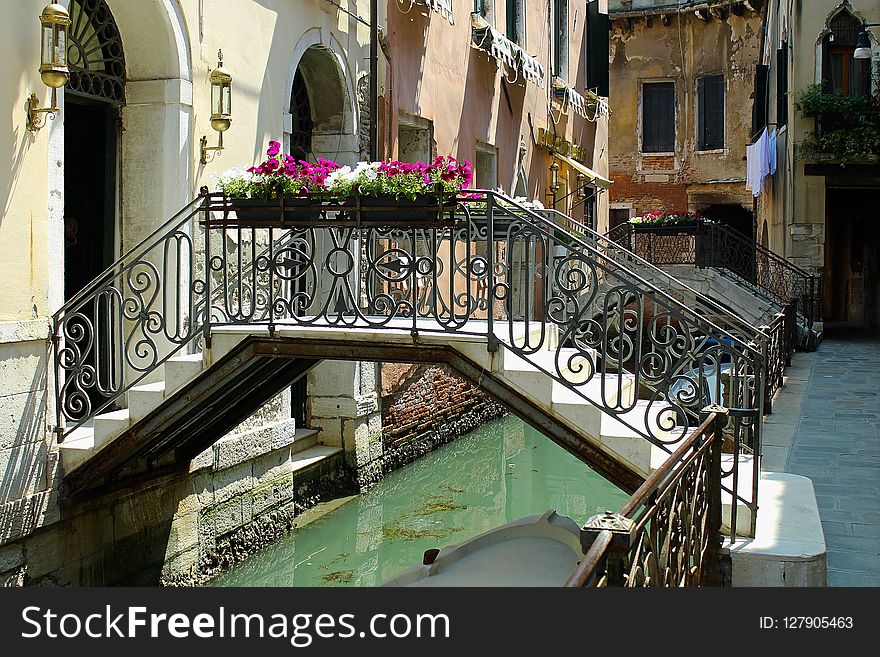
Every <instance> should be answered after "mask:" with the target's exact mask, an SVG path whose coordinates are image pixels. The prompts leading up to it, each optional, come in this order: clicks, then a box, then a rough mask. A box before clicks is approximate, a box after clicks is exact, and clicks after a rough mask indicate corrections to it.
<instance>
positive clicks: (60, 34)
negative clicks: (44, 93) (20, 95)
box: [27, 4, 70, 132]
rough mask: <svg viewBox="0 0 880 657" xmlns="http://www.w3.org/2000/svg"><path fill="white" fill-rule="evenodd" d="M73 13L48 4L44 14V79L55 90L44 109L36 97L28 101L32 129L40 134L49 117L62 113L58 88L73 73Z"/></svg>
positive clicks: (32, 96)
mask: <svg viewBox="0 0 880 657" xmlns="http://www.w3.org/2000/svg"><path fill="white" fill-rule="evenodd" d="M69 26H70V14H68V13H67V10H66V9H65V8H64V7H62V6H61V5H59V4H51V5H46V7H45V8H44V9H43V13H41V14H40V78H41V79H42V80H43V84H45V85H46V86H47V87H49V88H50V89H51V90H52V103H51V106H50V107H40V101H39V100H38V98H37V95H36V94H31V95H30V97H29V98H28V109H27V112H28V129H29V130H31V131H34V132H36V131H37V130H39V129H40V128H42V127H43V126H44V125H45V123H46V119H45V116H41V115H45V114H52V115H53V116H54V115H55V114H56V113H57V112H58V100H57V92H56V89H58V88H60V87H63V86H64V85H65V84H67V80H68V79H69V78H70V71H69V70H68V69H67V28H68V27H69Z"/></svg>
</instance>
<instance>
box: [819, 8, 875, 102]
mask: <svg viewBox="0 0 880 657" xmlns="http://www.w3.org/2000/svg"><path fill="white" fill-rule="evenodd" d="M861 30H862V24H861V22H860V21H859V20H858V19H856V17H855V16H853V15H852V14H851V13H849V11H847V10H846V9H843V10H841V11H840V12H838V14H837V15H836V16H835V17H834V18H832V19H831V23H830V24H829V31H828V34H826V35H825V38H824V39H823V41H822V84H823V86H824V89H825V92H826V93H838V92H839V93H842V94H845V95H847V96H867V95H868V94H869V93H870V90H871V77H870V71H871V60H870V59H855V58H854V57H853V53H854V52H855V49H856V41H857V39H858V36H859V32H861Z"/></svg>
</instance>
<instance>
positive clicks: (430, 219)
mask: <svg viewBox="0 0 880 657" xmlns="http://www.w3.org/2000/svg"><path fill="white" fill-rule="evenodd" d="M266 155H267V156H268V158H267V159H266V160H265V161H264V162H262V163H261V164H259V165H257V166H253V167H250V168H248V169H247V170H243V169H230V170H229V171H226V172H224V173H222V174H219V175H218V178H217V182H218V188H219V191H220V192H221V193H220V194H209V195H208V200H207V202H206V210H208V212H206V220H205V223H206V224H207V225H212V226H227V227H228V226H234V225H239V226H253V227H258V226H263V227H270V226H281V227H283V226H297V227H303V228H307V227H338V226H354V227H374V228H380V227H387V228H411V227H416V228H439V227H449V226H452V225H454V223H455V219H454V216H453V210H454V207H455V203H456V200H455V198H456V196H457V195H458V193H459V192H460V191H461V190H462V188H463V187H465V186H466V185H468V184H469V183H470V182H471V180H473V171H472V165H471V163H470V162H467V161H466V160H462V161H458V160H456V159H455V158H453V157H452V156H448V155H445V156H444V155H441V156H439V157H436V158H434V160H432V161H431V162H430V163H424V162H415V163H407V162H400V161H393V162H359V163H358V164H357V165H355V166H354V167H352V166H348V165H339V164H337V163H336V162H332V161H330V160H326V159H324V158H321V157H319V158H317V161H316V162H307V161H305V160H297V159H295V158H294V157H292V156H291V155H288V154H282V153H281V144H280V143H279V142H277V141H270V142H269V148H268V149H267V150H266ZM260 199H266V200H260ZM233 211H234V212H233ZM212 213H213V216H212ZM218 214H220V216H221V217H222V218H220V219H218V218H217V215H218Z"/></svg>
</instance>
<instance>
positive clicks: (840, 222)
mask: <svg viewBox="0 0 880 657" xmlns="http://www.w3.org/2000/svg"><path fill="white" fill-rule="evenodd" d="M878 192H880V189H835V188H829V189H828V190H827V193H826V195H825V272H824V274H825V276H824V278H825V295H824V296H825V298H824V306H823V319H824V320H825V321H826V322H839V323H842V324H846V325H849V326H864V327H878V326H880V307H878V297H880V278H878V273H880V257H878V252H877V243H878V241H880V210H878V208H877V204H876V199H877V194H878Z"/></svg>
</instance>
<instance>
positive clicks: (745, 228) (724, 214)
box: [700, 204, 755, 240]
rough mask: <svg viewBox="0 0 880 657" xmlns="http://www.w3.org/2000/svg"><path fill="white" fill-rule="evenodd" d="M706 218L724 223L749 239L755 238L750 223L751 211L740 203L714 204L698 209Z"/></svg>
mask: <svg viewBox="0 0 880 657" xmlns="http://www.w3.org/2000/svg"><path fill="white" fill-rule="evenodd" d="M700 214H702V215H703V216H704V217H706V218H707V219H711V220H712V221H717V222H718V223H720V224H724V225H725V226H727V227H728V228H732V229H733V230H735V231H737V232H739V233H742V234H743V235H744V236H745V237H747V238H748V239H750V240H754V239H755V230H754V228H753V223H752V213H751V212H750V211H749V210H746V209H745V208H744V207H743V206H741V205H727V204H716V205H710V206H708V207H705V208H703V209H702V210H700Z"/></svg>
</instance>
